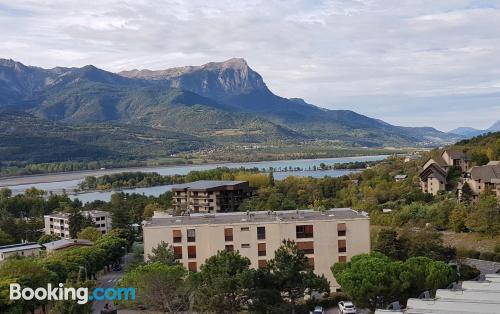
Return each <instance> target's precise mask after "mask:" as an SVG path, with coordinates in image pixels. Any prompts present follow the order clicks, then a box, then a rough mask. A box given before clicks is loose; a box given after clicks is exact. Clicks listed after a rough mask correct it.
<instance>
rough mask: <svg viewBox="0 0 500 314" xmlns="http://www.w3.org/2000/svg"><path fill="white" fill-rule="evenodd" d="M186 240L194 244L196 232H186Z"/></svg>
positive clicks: (192, 230) (189, 230) (190, 230)
mask: <svg viewBox="0 0 500 314" xmlns="http://www.w3.org/2000/svg"><path fill="white" fill-rule="evenodd" d="M187 240H188V242H196V230H195V229H188V230H187Z"/></svg>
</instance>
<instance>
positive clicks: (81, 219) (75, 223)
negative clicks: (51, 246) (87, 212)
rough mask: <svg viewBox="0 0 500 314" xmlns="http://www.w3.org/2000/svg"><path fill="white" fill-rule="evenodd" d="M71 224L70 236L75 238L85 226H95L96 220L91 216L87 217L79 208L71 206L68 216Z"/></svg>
mask: <svg viewBox="0 0 500 314" xmlns="http://www.w3.org/2000/svg"><path fill="white" fill-rule="evenodd" d="M68 224H69V236H70V237H71V238H73V239H75V238H76V237H77V236H78V232H80V230H82V229H83V228H85V227H91V226H94V222H93V221H92V218H90V216H88V217H85V216H84V215H83V214H82V212H81V211H80V209H79V208H71V209H70V213H69V218H68Z"/></svg>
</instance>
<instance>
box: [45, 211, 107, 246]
mask: <svg viewBox="0 0 500 314" xmlns="http://www.w3.org/2000/svg"><path fill="white" fill-rule="evenodd" d="M82 215H84V216H90V217H91V218H92V220H93V221H94V223H95V227H96V228H97V229H99V230H100V231H101V233H102V234H106V233H108V232H109V231H110V230H111V214H110V213H109V212H105V211H102V210H89V211H82ZM44 221H45V229H44V230H45V234H55V235H58V236H60V237H61V238H64V239H69V238H70V235H69V214H68V213H53V214H50V215H45V216H44Z"/></svg>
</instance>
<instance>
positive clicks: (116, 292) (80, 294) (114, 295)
mask: <svg viewBox="0 0 500 314" xmlns="http://www.w3.org/2000/svg"><path fill="white" fill-rule="evenodd" d="M9 297H10V299H11V300H20V299H23V300H28V301H29V300H33V299H36V300H39V301H45V300H48V301H58V300H65V301H67V300H71V301H77V303H78V304H86V303H87V302H89V301H104V300H106V301H115V300H125V301H128V300H130V301H134V300H135V288H106V289H104V288H99V287H98V288H95V289H94V290H92V292H91V293H89V288H84V287H80V288H71V287H65V286H64V284H62V283H60V284H59V285H58V286H55V287H52V284H50V283H49V284H48V285H47V287H46V288H44V287H39V288H36V289H33V288H29V287H24V288H22V287H21V285H20V284H18V283H12V284H10V289H9Z"/></svg>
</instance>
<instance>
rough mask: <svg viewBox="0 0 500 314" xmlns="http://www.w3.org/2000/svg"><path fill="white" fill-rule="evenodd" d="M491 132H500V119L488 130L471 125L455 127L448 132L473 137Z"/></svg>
mask: <svg viewBox="0 0 500 314" xmlns="http://www.w3.org/2000/svg"><path fill="white" fill-rule="evenodd" d="M490 132H500V120H499V121H497V122H495V123H493V124H492V125H491V126H490V127H489V128H487V129H486V130H479V129H475V128H471V127H460V128H456V129H453V130H451V131H450V132H448V133H451V134H457V135H460V136H463V137H465V138H471V137H474V136H478V135H481V134H485V133H490Z"/></svg>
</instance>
